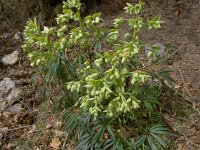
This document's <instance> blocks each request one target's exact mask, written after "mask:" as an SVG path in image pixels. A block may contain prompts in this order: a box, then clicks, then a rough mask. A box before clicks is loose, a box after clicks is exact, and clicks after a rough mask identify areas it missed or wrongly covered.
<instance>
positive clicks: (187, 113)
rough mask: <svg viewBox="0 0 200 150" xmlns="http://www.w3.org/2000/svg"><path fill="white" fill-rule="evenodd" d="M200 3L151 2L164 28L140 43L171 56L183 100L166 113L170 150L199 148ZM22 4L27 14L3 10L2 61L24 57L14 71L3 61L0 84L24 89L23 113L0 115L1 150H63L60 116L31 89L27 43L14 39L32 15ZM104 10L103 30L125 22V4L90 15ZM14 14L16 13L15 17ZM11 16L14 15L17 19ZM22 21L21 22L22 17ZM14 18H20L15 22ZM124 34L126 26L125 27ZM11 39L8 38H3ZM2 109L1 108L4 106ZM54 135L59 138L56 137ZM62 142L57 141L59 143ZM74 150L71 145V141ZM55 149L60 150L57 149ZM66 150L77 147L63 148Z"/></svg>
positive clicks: (150, 12)
mask: <svg viewBox="0 0 200 150" xmlns="http://www.w3.org/2000/svg"><path fill="white" fill-rule="evenodd" d="M198 4H199V3H198V1H197V2H196V3H195V1H187V0H185V1H184V0H183V1H182V3H181V2H180V1H179V3H177V1H176V0H168V1H161V0H156V1H147V2H146V5H145V6H144V9H143V13H142V14H141V15H142V16H143V17H151V16H155V15H161V20H162V21H163V23H162V28H161V29H159V30H156V31H144V32H143V33H141V40H142V41H143V42H144V43H149V44H154V43H157V42H159V43H161V44H162V45H165V46H166V49H167V50H168V51H170V52H171V54H172V55H170V56H171V57H170V58H171V60H172V63H171V64H168V65H166V64H164V65H163V67H165V68H167V69H169V70H172V71H173V73H172V75H173V77H174V79H175V80H176V81H177V84H176V86H175V88H176V90H177V91H178V92H179V93H181V94H182V95H183V98H181V99H180V98H179V99H171V100H168V101H170V106H169V105H168V106H166V111H164V112H163V116H164V118H165V122H166V124H167V125H168V127H169V128H170V129H171V130H172V134H171V149H172V150H175V149H176V150H199V149H200V140H199V139H200V4H199V5H198ZM29 5H30V7H28V8H26V9H24V8H25V7H26V5H25V4H22V5H20V6H19V7H20V9H21V10H24V11H20V9H18V11H13V12H12V11H11V10H13V9H14V7H12V8H11V6H10V7H8V6H5V8H4V9H5V10H4V13H2V15H0V59H2V58H3V56H5V55H6V54H9V53H11V52H13V51H14V50H20V57H19V60H18V62H17V63H16V64H15V65H14V66H5V65H4V64H3V63H1V62H0V81H1V80H3V79H4V78H5V77H9V78H11V79H12V80H14V81H16V86H17V87H18V88H19V89H20V90H21V94H20V97H19V102H21V103H22V109H21V110H20V111H19V112H18V113H15V114H13V113H9V112H6V111H4V112H0V149H3V150H4V149H5V150H6V149H20V150H23V149H24V150H26V149H35V150H39V149H41V150H43V149H52V148H53V147H54V148H55V147H56V146H57V145H58V146H60V147H62V146H63V143H64V141H65V137H66V135H65V133H64V132H63V131H62V130H61V126H62V123H61V122H60V120H59V115H60V114H59V113H55V112H54V110H53V106H52V103H51V102H48V101H47V100H44V96H42V92H43V91H44V89H43V85H42V83H40V82H38V83H37V85H33V84H31V79H32V77H33V75H34V73H35V70H34V68H32V67H30V65H29V61H28V59H27V58H26V54H25V53H24V52H23V51H21V46H22V44H23V41H22V40H21V39H15V38H14V35H15V33H16V32H18V31H20V32H23V29H24V25H25V22H26V21H27V19H28V17H30V16H32V15H34V14H33V13H32V12H30V13H29V14H28V13H25V11H28V10H29V9H32V7H33V6H35V3H32V4H29ZM91 11H92V12H94V11H101V12H102V16H103V19H104V23H103V25H104V26H107V27H111V26H112V20H113V19H114V18H116V17H120V16H122V17H127V16H126V15H125V14H124V11H123V9H122V7H121V3H114V2H112V3H111V2H110V3H102V4H100V5H99V6H96V7H94V8H93V9H92V10H91ZM14 13H15V14H14ZM12 15H15V17H13V16H12ZM22 16H23V17H22ZM13 18H14V19H16V18H17V19H16V20H14V21H13ZM124 32H126V27H124ZM5 34H7V37H5V36H4V35H5ZM168 104H169V103H168ZM0 105H1V103H0ZM55 135H56V136H55ZM55 137H59V138H55ZM69 143H70V145H73V142H69ZM56 144H57V145H56ZM65 146H66V147H67V148H66V149H67V150H70V149H73V148H72V147H73V146H71V147H70V146H69V145H68V144H66V145H65Z"/></svg>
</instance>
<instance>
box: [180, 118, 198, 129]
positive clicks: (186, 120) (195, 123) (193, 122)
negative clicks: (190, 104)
mask: <svg viewBox="0 0 200 150" xmlns="http://www.w3.org/2000/svg"><path fill="white" fill-rule="evenodd" d="M177 118H178V119H180V120H183V121H186V122H189V123H191V124H192V125H194V126H197V127H200V125H199V124H196V123H194V122H192V121H190V120H188V119H185V118H181V117H177Z"/></svg>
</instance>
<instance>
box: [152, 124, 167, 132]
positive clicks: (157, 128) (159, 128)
mask: <svg viewBox="0 0 200 150" xmlns="http://www.w3.org/2000/svg"><path fill="white" fill-rule="evenodd" d="M150 131H151V133H154V134H168V133H169V130H168V129H167V128H165V127H164V125H155V126H153V127H152V128H151V129H150Z"/></svg>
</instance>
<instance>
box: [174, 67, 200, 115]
mask: <svg viewBox="0 0 200 150" xmlns="http://www.w3.org/2000/svg"><path fill="white" fill-rule="evenodd" d="M176 68H177V70H178V72H179V73H180V75H181V79H182V81H183V86H184V88H185V90H186V92H187V94H188V96H189V98H188V99H185V100H186V101H188V102H190V103H191V104H192V108H193V109H194V110H196V111H197V112H198V114H199V116H200V111H199V110H198V108H197V107H196V106H197V105H196V103H195V101H194V98H193V97H192V95H191V94H190V92H189V90H188V88H187V85H186V83H185V79H184V77H183V74H182V72H181V70H180V69H179V68H178V67H176Z"/></svg>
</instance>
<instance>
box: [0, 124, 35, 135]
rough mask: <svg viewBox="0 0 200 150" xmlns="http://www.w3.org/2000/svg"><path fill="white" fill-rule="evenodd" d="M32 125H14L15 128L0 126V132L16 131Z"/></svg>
mask: <svg viewBox="0 0 200 150" xmlns="http://www.w3.org/2000/svg"><path fill="white" fill-rule="evenodd" d="M31 126H32V125H27V126H21V127H15V128H7V127H4V128H0V133H1V132H10V131H16V130H21V129H25V128H30V127H31Z"/></svg>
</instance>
